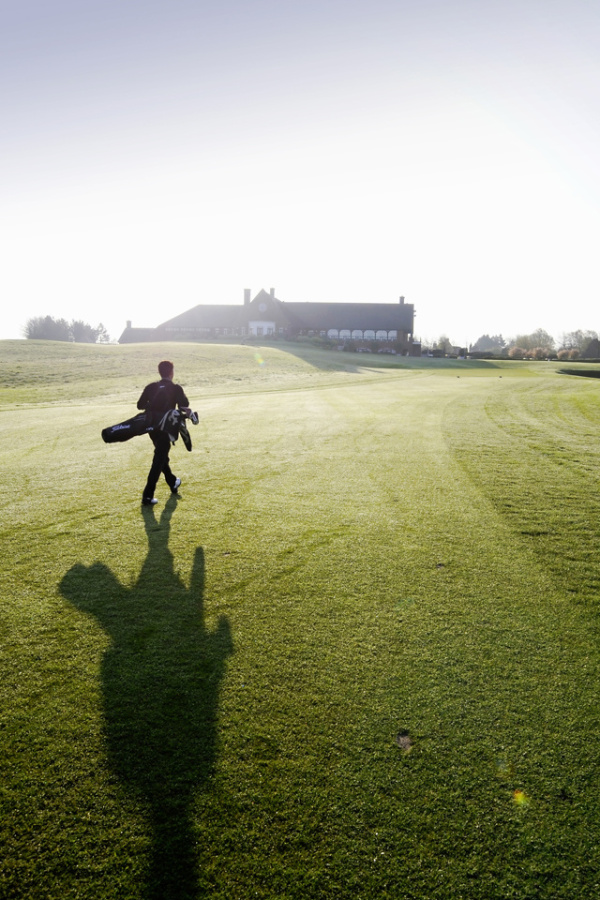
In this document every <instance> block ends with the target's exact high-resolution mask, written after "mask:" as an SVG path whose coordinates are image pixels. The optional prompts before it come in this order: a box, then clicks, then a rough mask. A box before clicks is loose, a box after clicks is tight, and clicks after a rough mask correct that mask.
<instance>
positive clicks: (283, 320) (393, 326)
mask: <svg viewBox="0 0 600 900" xmlns="http://www.w3.org/2000/svg"><path fill="white" fill-rule="evenodd" d="M414 315H415V313H414V306H413V305H412V304H411V303H405V302H404V297H400V301H399V303H310V302H301V303H287V302H284V301H282V300H279V299H278V298H277V297H276V296H275V290H274V288H271V290H270V291H269V292H268V293H267V291H265V290H261V291H259V293H258V294H257V295H256V296H255V297H254V298H252V296H251V291H250V290H249V289H246V290H245V291H244V302H243V304H241V303H240V304H236V305H224V304H199V305H198V306H194V307H193V309H190V310H188V311H187V312H184V313H181V315H179V316H175V318H173V319H169V320H168V321H167V322H163V324H162V325H158V326H157V327H156V328H134V327H132V324H131V322H128V323H127V327H126V328H125V331H124V332H123V334H122V335H121V337H120V338H119V343H120V344H130V343H139V342H143V341H196V340H209V339H227V338H242V339H244V338H249V339H252V338H255V339H256V338H258V339H260V338H262V339H265V338H266V339H272V340H275V339H278V338H279V339H280V340H295V339H298V338H300V337H321V338H326V339H328V340H331V341H336V342H338V343H339V344H340V345H343V344H344V343H346V342H348V341H352V342H356V343H357V344H360V343H361V342H372V341H381V343H382V346H383V345H384V344H385V345H393V346H394V349H395V351H396V352H400V353H404V354H410V355H413V354H415V355H420V345H419V344H416V343H415V342H414V341H413V327H414Z"/></svg>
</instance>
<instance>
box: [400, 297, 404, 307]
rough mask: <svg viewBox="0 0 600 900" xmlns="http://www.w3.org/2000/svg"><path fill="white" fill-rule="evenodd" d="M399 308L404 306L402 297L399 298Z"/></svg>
mask: <svg viewBox="0 0 600 900" xmlns="http://www.w3.org/2000/svg"><path fill="white" fill-rule="evenodd" d="M400 306H404V297H400Z"/></svg>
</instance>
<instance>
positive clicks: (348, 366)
mask: <svg viewBox="0 0 600 900" xmlns="http://www.w3.org/2000/svg"><path fill="white" fill-rule="evenodd" d="M0 356H1V358H2V363H3V371H4V373H5V377H4V379H3V383H2V386H1V387H0V423H1V427H2V435H3V440H2V444H1V447H0V458H1V464H2V471H3V475H4V485H5V490H4V492H3V494H2V498H1V501H0V509H1V512H0V521H1V527H2V544H3V554H2V563H1V565H0V568H1V575H0V588H1V595H0V596H1V598H2V654H1V657H0V673H1V680H0V685H1V687H0V691H1V693H2V702H1V705H0V710H1V712H0V742H1V747H0V749H1V753H0V767H1V771H0V792H1V793H0V803H1V818H0V829H1V831H0V833H1V840H2V848H1V850H0V896H2V897H7V898H11V897H15V898H17V897H18V898H36V900H37V898H98V897H103V898H113V897H114V898H153V900H159V898H161V900H162V898H182V900H183V898H200V897H210V898H222V900H225V898H227V900H231V898H240V900H245V898H254V897H257V898H290V900H291V898H294V900H296V898H298V900H300V898H319V900H320V898H331V900H338V898H341V900H346V898H348V900H349V898H358V900H363V898H364V900H371V898H373V900H375V898H393V900H399V898H407V900H408V898H419V900H421V898H427V900H428V898H440V900H448V898H465V900H467V898H468V900H471V898H473V900H474V898H482V900H483V898H523V900H524V898H536V900H537V898H548V900H550V898H552V900H554V898H569V900H571V898H575V897H576V898H587V897H590V898H593V897H597V896H599V895H600V878H599V877H598V872H599V871H600V845H599V840H598V834H599V833H600V803H599V801H598V793H597V787H596V786H597V781H598V775H599V771H600V760H599V756H600V754H599V751H598V749H597V739H596V735H597V730H598V724H599V718H600V651H599V640H598V638H599V628H598V626H599V616H598V588H599V580H598V574H597V564H596V559H597V555H598V538H599V530H600V524H599V523H600V517H599V515H598V512H599V509H598V506H599V501H598V497H597V493H598V492H597V482H598V473H599V462H600V457H599V455H600V450H599V449H598V432H599V426H600V383H599V382H598V380H597V379H587V378H575V377H572V376H567V375H562V374H560V367H559V365H558V364H556V363H509V362H506V363H502V362H495V363H489V362H487V361H477V362H475V361H473V362H472V363H471V362H469V361H443V360H397V359H393V358H392V359H389V358H386V359H378V358H375V357H373V358H369V359H368V360H365V359H364V357H361V356H360V355H356V356H355V355H351V354H336V353H326V352H323V351H317V350H314V349H311V348H299V347H292V346H289V347H286V346H279V347H271V348H269V347H250V346H248V347H239V346H234V345H231V346H225V345H222V346H217V345H193V344H181V345H179V344H178V345H162V346H161V345H139V346H131V347H112V346H109V347H95V346H93V347H85V346H77V345H69V346H66V345H62V346H61V345H58V344H51V343H36V342H4V343H2V344H0ZM163 357H167V358H173V359H174V361H175V363H176V375H177V377H178V379H179V380H181V382H182V383H184V384H185V386H186V391H187V392H188V394H189V396H190V398H191V399H192V405H193V406H194V408H197V409H198V410H199V412H200V417H201V424H200V425H199V426H198V427H197V428H193V429H192V430H191V434H192V438H193V440H194V450H193V452H192V453H191V454H188V453H186V452H185V450H184V448H183V447H182V446H179V445H178V446H176V448H175V449H174V451H173V454H172V458H173V468H174V471H175V472H176V473H177V474H178V475H180V476H181V477H182V479H183V488H182V490H181V499H180V500H179V501H172V500H168V494H167V490H166V487H165V485H164V483H163V484H162V485H160V486H159V489H158V492H157V496H158V497H159V499H160V504H159V506H158V507H157V508H156V509H155V510H154V511H145V514H144V515H142V513H141V511H140V506H139V498H140V493H141V488H142V487H143V484H144V481H145V476H146V472H147V468H148V466H149V462H150V455H151V452H150V442H149V441H148V440H147V439H146V438H136V439H134V440H132V441H130V442H129V443H127V444H123V445H112V446H107V445H104V444H103V443H102V441H101V439H100V430H101V429H102V427H104V426H105V425H108V424H112V423H113V422H115V421H118V420H119V419H120V418H125V417H126V416H128V415H130V414H132V413H133V410H134V406H135V400H136V399H137V396H138V394H139V393H140V391H141V389H142V387H143V385H144V384H145V383H146V382H147V381H149V380H151V379H152V378H153V377H154V371H155V366H156V362H157V360H158V359H160V358H163ZM570 368H574V367H573V366H571V367H570ZM575 368H576V367H575ZM149 551H150V553H149Z"/></svg>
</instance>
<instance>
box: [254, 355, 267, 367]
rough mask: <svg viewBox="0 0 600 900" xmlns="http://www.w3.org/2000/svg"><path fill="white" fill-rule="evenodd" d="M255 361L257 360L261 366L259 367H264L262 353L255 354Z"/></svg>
mask: <svg viewBox="0 0 600 900" xmlns="http://www.w3.org/2000/svg"><path fill="white" fill-rule="evenodd" d="M254 359H255V360H256V362H257V363H258V364H259V366H264V364H265V361H264V359H263V358H262V356H261V355H260V353H255V354H254Z"/></svg>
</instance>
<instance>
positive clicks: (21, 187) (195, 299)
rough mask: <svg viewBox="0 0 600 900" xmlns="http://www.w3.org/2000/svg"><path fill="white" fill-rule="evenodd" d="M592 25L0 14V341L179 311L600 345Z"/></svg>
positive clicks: (327, 6) (515, 3)
mask: <svg viewBox="0 0 600 900" xmlns="http://www.w3.org/2000/svg"><path fill="white" fill-rule="evenodd" d="M599 109H600V4H598V3H596V2H594V0H487V2H484V0H410V2H407V0H303V2H300V0H293V2H292V0H243V2H242V0H220V2H218V3H217V2H216V0H213V2H207V0H170V2H169V3H165V2H163V0H161V2H157V0H45V2H43V3H42V2H40V0H19V3H18V4H16V3H15V4H12V5H10V6H9V4H8V3H5V4H3V5H2V8H1V9H0V248H1V264H0V297H1V298H2V316H1V317H0V338H12V337H20V336H21V334H22V327H23V325H24V324H25V322H26V320H27V319H28V318H29V317H31V316H37V315H52V316H55V317H65V318H67V319H71V318H82V319H84V320H86V321H88V322H90V323H91V324H93V325H95V324H97V323H98V322H100V321H101V322H103V323H104V325H105V326H106V327H107V328H108V330H109V332H110V334H111V335H112V336H113V337H118V336H119V334H120V333H121V331H122V329H123V328H124V326H125V321H126V320H127V319H131V320H132V321H133V324H134V325H139V326H154V325H158V324H160V323H161V322H163V321H165V320H166V319H168V318H170V317H171V316H173V315H176V314H178V313H180V312H183V311H185V310H186V309H189V308H190V307H191V306H194V305H196V304H197V303H203V302H206V303H237V302H239V303H241V302H242V299H243V291H244V288H246V287H250V288H251V289H252V292H253V294H254V293H256V292H257V291H258V290H259V289H260V288H262V287H264V288H266V289H267V290H268V289H269V288H270V287H274V288H275V290H276V295H277V296H278V297H279V298H280V299H281V300H288V301H294V300H314V301H323V300H327V301H355V302H359V301H361V302H362V301H378V302H397V300H398V297H399V296H400V295H401V294H402V295H404V296H405V297H406V301H407V302H410V303H414V304H415V307H416V311H417V317H416V326H415V333H416V335H417V336H418V337H422V338H424V339H425V338H437V337H438V336H439V335H441V334H447V335H448V336H449V337H450V338H451V340H452V341H453V342H455V343H460V344H463V343H471V342H473V341H475V340H476V339H477V337H479V335H481V334H482V333H489V334H496V333H499V332H501V333H502V334H504V336H505V337H509V336H512V335H514V334H516V333H524V332H530V331H533V330H534V329H536V328H539V327H541V328H545V329H546V330H547V331H549V332H550V333H551V334H553V335H554V336H555V337H556V338H557V339H559V338H560V335H561V334H562V333H563V332H565V331H572V330H575V329H578V328H582V329H594V330H600V314H599V312H598V295H599V285H598V266H597V263H596V256H597V252H598V251H597V248H598V245H599V239H600V160H599V155H598V148H599V146H600V142H599V137H600V119H599V116H598V110H599Z"/></svg>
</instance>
